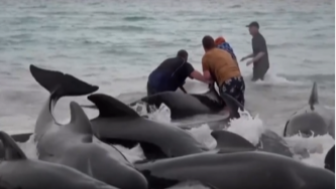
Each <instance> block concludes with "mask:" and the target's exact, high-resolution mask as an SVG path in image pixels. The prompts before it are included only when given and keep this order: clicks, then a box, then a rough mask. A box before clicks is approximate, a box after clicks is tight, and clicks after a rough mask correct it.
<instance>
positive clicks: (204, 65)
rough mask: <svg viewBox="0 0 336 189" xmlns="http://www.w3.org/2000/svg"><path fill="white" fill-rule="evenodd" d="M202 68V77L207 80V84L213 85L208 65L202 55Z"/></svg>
mask: <svg viewBox="0 0 336 189" xmlns="http://www.w3.org/2000/svg"><path fill="white" fill-rule="evenodd" d="M202 68H203V76H204V78H205V79H206V80H208V83H209V84H211V83H213V82H214V81H213V78H212V76H211V73H210V67H209V64H208V62H207V58H206V56H205V55H204V56H203V58H202Z"/></svg>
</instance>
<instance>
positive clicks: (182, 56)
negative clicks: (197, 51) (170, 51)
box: [147, 50, 209, 96]
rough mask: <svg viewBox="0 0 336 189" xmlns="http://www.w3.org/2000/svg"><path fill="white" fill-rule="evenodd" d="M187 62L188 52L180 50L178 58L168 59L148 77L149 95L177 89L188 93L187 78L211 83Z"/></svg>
mask: <svg viewBox="0 0 336 189" xmlns="http://www.w3.org/2000/svg"><path fill="white" fill-rule="evenodd" d="M187 61H188V52H187V51H186V50H180V51H178V52H177V56H176V57H174V58H168V59H166V60H165V61H163V62H162V63H161V64H160V65H159V66H158V67H157V68H156V69H155V70H154V71H152V73H151V74H150V75H149V77H148V82H147V95H148V96H149V95H153V94H155V93H160V92H165V91H175V90H176V89H177V88H180V89H181V90H182V91H183V92H184V93H187V91H186V90H185V89H184V88H183V84H184V82H185V80H186V79H187V77H189V78H191V79H196V80H199V81H202V82H204V83H209V82H208V80H207V79H205V77H204V76H203V75H202V74H201V73H200V72H198V71H197V70H195V69H194V68H193V66H192V65H191V64H190V63H189V62H187Z"/></svg>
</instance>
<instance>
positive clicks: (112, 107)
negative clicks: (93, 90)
mask: <svg viewBox="0 0 336 189" xmlns="http://www.w3.org/2000/svg"><path fill="white" fill-rule="evenodd" d="M88 100H90V101H91V102H92V103H94V104H95V105H96V107H97V108H98V110H99V117H140V115H139V114H138V113H137V112H136V111H134V110H133V109H132V108H130V107H128V106H127V105H126V104H124V103H122V102H120V101H119V100H117V99H115V98H113V97H112V96H109V95H106V94H92V95H90V96H88Z"/></svg>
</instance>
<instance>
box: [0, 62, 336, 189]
mask: <svg viewBox="0 0 336 189" xmlns="http://www.w3.org/2000/svg"><path fill="white" fill-rule="evenodd" d="M30 72H31V74H32V76H33V77H34V78H35V80H36V81H37V82H38V83H39V84H40V85H41V86H43V87H44V88H45V89H47V90H48V91H49V92H50V95H49V98H48V99H47V102H46V103H45V105H44V106H43V109H42V111H41V113H40V115H39V116H38V119H37V121H36V125H35V130H34V133H33V134H34V139H35V142H36V147H37V150H38V160H30V159H27V157H26V156H25V154H24V153H23V152H22V150H21V149H20V148H19V147H18V146H17V144H16V143H15V140H16V139H17V140H16V141H24V140H26V139H25V138H28V135H30V134H26V135H25V136H23V135H13V136H11V137H10V136H9V135H8V134H6V133H5V132H2V131H1V132H0V139H1V141H2V148H0V158H2V159H3V160H2V161H1V162H0V188H1V189H2V188H5V189H45V188H48V189H54V188H55V189H59V188H73V189H77V188H78V189H79V188H82V189H91V188H92V189H99V188H102V189H103V188H106V189H112V188H114V189H115V188H119V189H146V188H151V189H161V188H162V189H163V188H167V187H170V186H172V185H175V184H177V183H178V182H183V181H188V180H196V181H199V182H201V183H203V184H204V185H208V186H209V187H211V188H214V189H225V188H232V189H235V188H237V189H238V188H247V189H248V188H251V189H252V188H265V189H266V188H279V189H285V188H293V189H296V188H297V189H313V188H325V189H328V188H332V187H333V188H334V186H335V184H334V183H335V176H334V173H333V172H334V147H333V148H332V149H331V150H330V152H329V153H328V154H327V156H326V158H325V161H326V162H325V164H326V165H325V167H326V169H329V170H326V169H322V168H317V167H311V166H308V165H306V164H304V163H301V162H300V161H297V160H295V159H293V158H290V157H286V156H282V155H278V154H274V153H267V152H261V151H260V150H257V147H256V146H254V145H253V144H251V143H250V142H248V141H247V140H245V139H244V138H242V137H240V136H239V135H236V134H234V133H231V132H228V131H222V130H221V131H213V132H212V133H211V135H212V136H213V137H214V138H215V139H216V141H217V148H216V150H215V151H210V150H209V149H207V148H206V147H205V146H203V145H202V144H201V143H199V142H197V140H196V139H194V138H193V137H192V135H190V134H189V133H188V132H187V131H185V130H183V129H181V128H179V127H172V126H167V125H165V124H162V123H157V122H153V121H151V120H148V119H146V118H143V117H141V116H139V115H138V114H137V113H136V112H135V111H134V110H133V109H131V108H130V107H129V106H127V105H125V104H124V103H122V102H120V101H118V100H117V99H115V98H113V97H111V96H109V95H105V94H91V95H90V96H88V99H89V100H90V101H91V102H93V103H94V104H95V106H96V107H97V108H98V110H99V116H98V117H96V118H94V119H91V120H89V118H88V117H87V115H86V114H85V112H84V111H83V109H82V107H81V106H80V105H79V104H77V103H76V102H71V103H70V112H71V120H70V122H69V123H68V124H65V125H61V124H59V123H57V121H56V120H55V119H54V117H53V114H52V112H53V109H54V106H55V105H56V103H57V101H58V100H59V99H60V98H61V97H64V96H80V95H88V94H90V93H93V92H95V91H97V90H98V87H97V86H93V85H90V84H88V83H85V82H84V81H81V80H79V79H77V78H75V77H73V76H71V75H68V74H63V73H61V72H57V71H51V70H46V69H42V68H38V67H36V66H33V65H31V66H30ZM314 90H315V91H316V87H315V89H314ZM172 94H173V93H172ZM316 94H317V93H316ZM168 96H169V95H168ZM199 96H201V95H199ZM190 98H194V96H190ZM196 98H197V97H196ZM201 98H204V97H201ZM224 101H225V103H226V104H227V105H229V106H230V108H232V109H235V110H237V107H239V106H240V105H239V103H237V102H234V100H232V98H231V99H230V97H227V98H224ZM171 102H173V101H171ZM204 102H206V100H203V101H202V104H206V103H204ZM316 102H317V101H316V100H315V102H313V103H311V104H313V105H315V104H316ZM313 105H312V106H311V107H314V106H313ZM234 106H235V107H234ZM314 110H315V109H314V108H312V111H314ZM196 113H198V112H197V111H196ZM202 113H203V112H202ZM286 127H287V128H286V130H287V131H288V127H291V124H289V123H287V125H286ZM293 130H294V129H293ZM94 137H97V138H98V139H99V140H101V141H103V142H99V141H96V140H93V138H94ZM137 143H140V144H141V147H142V148H143V150H144V153H145V154H146V157H147V158H148V159H150V161H148V162H136V163H134V164H132V163H130V162H129V161H128V160H127V158H125V157H124V156H123V154H122V153H120V152H119V151H118V150H117V149H116V148H114V147H113V145H108V144H121V145H124V146H127V147H129V146H134V145H135V144H137ZM158 154H159V155H158ZM162 158H163V159H162ZM153 159H155V160H153ZM330 170H332V171H330ZM242 180H244V182H242Z"/></svg>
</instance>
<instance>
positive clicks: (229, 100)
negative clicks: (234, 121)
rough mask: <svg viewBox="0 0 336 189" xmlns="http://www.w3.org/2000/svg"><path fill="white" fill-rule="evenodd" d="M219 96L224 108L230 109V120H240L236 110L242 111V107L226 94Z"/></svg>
mask: <svg viewBox="0 0 336 189" xmlns="http://www.w3.org/2000/svg"><path fill="white" fill-rule="evenodd" d="M221 96H222V99H223V101H224V102H225V104H226V106H227V107H229V109H230V118H240V115H239V112H238V110H239V109H240V110H241V111H243V110H244V106H243V105H242V104H240V103H239V102H238V101H237V100H236V99H234V98H233V97H232V96H230V95H228V94H225V93H223V94H222V95H221Z"/></svg>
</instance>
